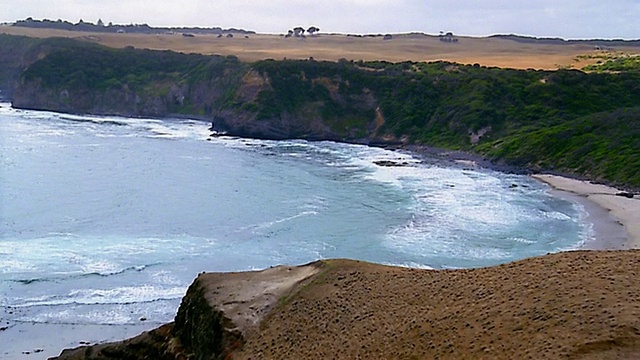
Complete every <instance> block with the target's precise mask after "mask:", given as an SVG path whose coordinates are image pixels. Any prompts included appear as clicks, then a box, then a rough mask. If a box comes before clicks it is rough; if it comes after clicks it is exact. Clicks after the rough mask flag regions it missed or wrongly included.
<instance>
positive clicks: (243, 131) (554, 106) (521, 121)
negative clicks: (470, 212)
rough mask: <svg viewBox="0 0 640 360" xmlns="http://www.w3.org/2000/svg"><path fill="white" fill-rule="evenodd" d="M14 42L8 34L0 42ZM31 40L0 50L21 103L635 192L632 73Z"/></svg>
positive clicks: (639, 93)
mask: <svg viewBox="0 0 640 360" xmlns="http://www.w3.org/2000/svg"><path fill="white" fill-rule="evenodd" d="M16 41H17V40H15V38H13V37H2V38H0V45H2V43H3V42H4V43H15V42H16ZM17 43H20V42H19V41H18V42H17ZM27 43H28V46H27V45H24V46H27V48H28V51H26V50H21V51H17V54H22V55H20V56H18V55H16V56H9V55H6V54H3V55H0V59H2V58H4V59H5V62H6V63H7V64H9V65H10V66H9V67H8V68H11V69H14V70H15V71H13V72H12V71H8V72H3V70H2V69H0V74H3V73H4V75H3V76H4V78H6V79H13V80H7V81H8V82H7V83H10V84H14V86H13V87H10V88H9V90H6V91H8V92H9V93H11V94H12V95H11V100H12V102H13V106H15V107H18V108H28V109H42V110H52V111H61V112H71V113H88V114H108V115H122V116H149V117H172V116H187V117H192V118H199V119H205V120H207V121H213V122H214V125H215V130H217V131H219V132H226V133H228V134H229V135H235V136H241V137H256V138H267V139H293V138H300V139H308V140H334V141H344V142H353V143H362V144H370V145H386V144H393V145H400V146H432V147H440V148H445V149H449V150H463V151H467V152H472V153H476V154H479V155H481V156H484V157H485V158H488V159H490V160H491V161H493V162H496V163H500V164H507V165H515V166H518V167H522V168H527V169H531V170H533V171H537V172H541V171H555V172H562V173H565V174H568V175H572V176H578V177H584V178H589V179H591V180H596V181H602V182H607V183H610V184H612V185H616V186H618V187H627V188H636V189H640V172H638V171H634V169H635V168H637V164H639V163H640V158H639V156H640V155H639V154H640V144H638V142H637V139H638V137H639V136H640V107H639V106H638V104H640V72H639V71H637V70H638V69H635V68H633V67H632V68H631V69H630V70H628V71H621V72H615V73H606V72H604V73H584V72H581V71H574V70H559V71H535V70H513V69H499V68H487V67H481V66H469V65H459V64H452V63H446V62H435V63H415V62H403V63H389V62H384V61H370V62H363V61H358V62H354V61H346V60H343V61H338V62H323V61H314V60H312V59H309V60H305V61H293V60H284V61H274V60H265V61H259V62H255V63H243V62H240V61H238V59H237V58H236V57H234V56H225V57H223V56H205V55H199V54H181V53H175V52H170V51H150V50H141V49H134V48H131V47H129V48H125V49H113V48H106V47H101V46H98V45H95V44H88V43H83V42H77V41H72V40H68V39H66V40H65V39H47V40H38V41H35V40H34V41H31V42H27ZM20 46H23V45H14V47H16V48H20ZM17 64H22V65H20V66H18V65H17ZM16 69H18V70H19V71H18V70H16ZM16 72H18V73H16ZM3 91H4V90H3ZM6 91H5V92H6ZM593 159H597V161H593Z"/></svg>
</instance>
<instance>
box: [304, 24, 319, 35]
mask: <svg viewBox="0 0 640 360" xmlns="http://www.w3.org/2000/svg"><path fill="white" fill-rule="evenodd" d="M318 31H320V28H317V27H315V26H311V27H310V28H308V29H307V32H308V33H309V34H311V35H312V36H313V34H315V33H317V32H318Z"/></svg>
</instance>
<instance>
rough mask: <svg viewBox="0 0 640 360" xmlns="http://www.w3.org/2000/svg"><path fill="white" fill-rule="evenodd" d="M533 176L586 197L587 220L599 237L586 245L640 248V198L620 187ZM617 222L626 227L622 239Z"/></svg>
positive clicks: (545, 175)
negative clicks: (594, 241)
mask: <svg viewBox="0 0 640 360" xmlns="http://www.w3.org/2000/svg"><path fill="white" fill-rule="evenodd" d="M532 177H533V178H534V179H537V180H539V181H542V182H544V183H547V184H549V185H550V186H551V187H552V188H553V189H555V190H558V191H559V192H564V193H567V194H570V195H575V196H577V197H578V198H579V199H584V200H587V202H582V204H583V205H585V208H586V210H587V212H589V214H590V218H589V219H588V221H590V222H592V223H593V224H594V230H595V232H596V238H597V239H598V238H599V239H598V241H597V242H596V243H595V244H593V246H589V244H587V245H586V248H588V249H592V248H593V249H602V248H606V249H640V199H636V198H633V199H630V198H627V197H623V196H618V195H616V194H618V193H620V192H621V190H618V189H616V188H613V187H610V186H605V185H601V184H593V183H590V182H588V181H583V180H576V179H571V178H567V177H563V176H557V175H547V174H536V175H532ZM589 202H591V203H593V204H596V205H597V206H599V207H600V208H602V209H604V210H605V211H606V215H604V216H603V215H602V211H601V210H600V209H597V208H594V207H593V206H590V204H589ZM616 222H617V223H618V224H620V225H622V226H623V227H624V229H625V231H626V239H623V240H622V241H619V238H620V236H619V230H616V229H615V227H616V226H615V223H616Z"/></svg>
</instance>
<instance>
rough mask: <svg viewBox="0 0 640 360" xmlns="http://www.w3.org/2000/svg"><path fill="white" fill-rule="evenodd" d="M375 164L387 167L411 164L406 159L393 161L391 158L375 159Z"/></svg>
mask: <svg viewBox="0 0 640 360" xmlns="http://www.w3.org/2000/svg"><path fill="white" fill-rule="evenodd" d="M373 163H374V164H376V165H378V166H386V167H392V166H407V165H409V163H408V162H406V161H404V162H401V163H400V162H395V161H391V160H378V161H374V162H373Z"/></svg>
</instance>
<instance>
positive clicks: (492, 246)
mask: <svg viewBox="0 0 640 360" xmlns="http://www.w3.org/2000/svg"><path fill="white" fill-rule="evenodd" d="M209 125H210V124H209V123H206V122H202V121H198V120H188V119H164V120H158V119H140V118H122V117H97V116H78V115H68V114H58V113H52V112H42V111H25V110H16V109H13V108H11V106H10V104H8V103H2V104H0V306H2V307H3V309H4V311H3V313H1V314H0V321H1V323H0V327H4V328H6V329H5V330H6V331H9V330H10V329H11V328H12V327H16V326H20V325H24V324H49V325H51V324H53V325H55V324H59V325H78V326H82V325H108V326H116V327H117V326H127V325H140V324H141V322H144V326H143V327H146V328H149V329H150V328H153V327H155V326H157V325H158V324H162V323H165V322H169V321H171V320H172V319H173V317H174V315H175V312H176V309H177V307H178V306H179V303H180V299H181V298H182V296H183V295H184V293H185V291H186V288H187V287H188V285H189V284H190V283H191V282H192V281H193V279H194V278H195V276H197V274H198V273H199V272H202V271H243V270H254V269H263V268H267V267H269V266H274V265H279V264H288V265H297V264H304V263H308V262H311V261H315V260H318V259H326V258H351V259H359V260H365V261H371V262H376V263H381V264H390V265H398V266H408V267H415V268H425V269H456V268H472V267H483V266H490V265H495V264H501V263H506V262H510V261H513V260H518V259H522V258H526V257H531V256H537V255H543V254H546V253H550V252H558V251H563V250H570V249H576V248H579V247H580V246H581V245H582V244H584V243H585V242H587V241H589V240H590V239H592V238H593V236H594V234H593V230H592V225H591V224H589V223H588V222H587V221H586V220H585V219H586V215H585V210H584V208H583V207H582V205H580V204H578V203H574V202H571V201H568V200H566V199H562V198H558V197H554V196H553V195H552V194H550V192H549V188H548V187H547V186H546V185H543V184H540V183H538V182H536V181H534V180H532V179H530V178H529V177H527V176H523V175H514V174H505V173H500V172H496V171H492V170H488V169H483V168H478V167H474V166H472V165H469V164H456V163H453V162H448V161H442V160H435V159H428V158H422V157H420V156H417V155H415V154H410V153H407V152H402V151H390V150H385V149H381V148H373V147H366V146H361V145H350V144H341V143H335V142H308V141H302V140H291V141H265V140H254V139H242V138H233V137H225V136H220V137H211V136H210V131H209V130H208V126H209ZM384 161H389V162H393V163H397V164H404V166H383V164H382V163H380V162H384ZM381 164H382V165H381ZM1 336H2V334H1V332H0V337H1ZM94 340H95V341H103V340H112V339H109V338H104V339H94ZM34 346H36V345H34ZM62 347H64V344H62V345H61V348H62ZM0 355H2V354H0ZM5 355H7V354H6V353H5Z"/></svg>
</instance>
